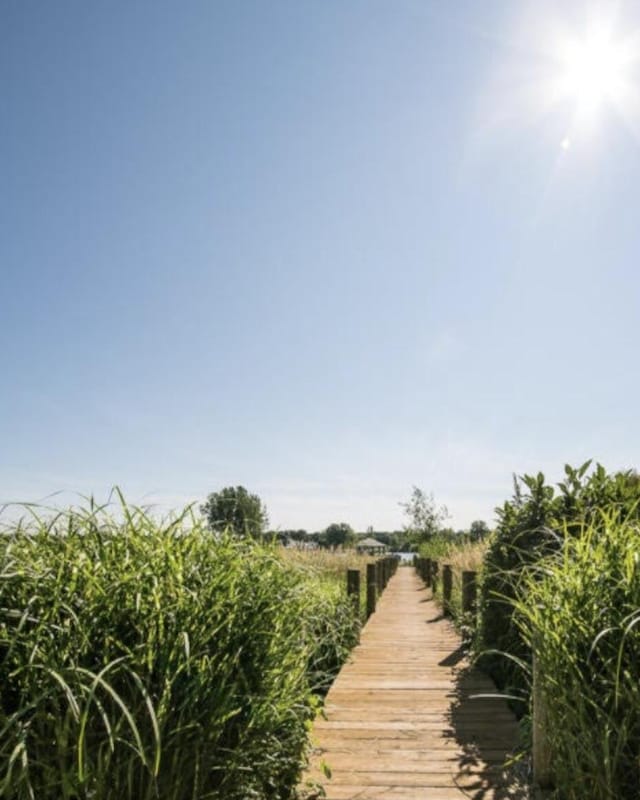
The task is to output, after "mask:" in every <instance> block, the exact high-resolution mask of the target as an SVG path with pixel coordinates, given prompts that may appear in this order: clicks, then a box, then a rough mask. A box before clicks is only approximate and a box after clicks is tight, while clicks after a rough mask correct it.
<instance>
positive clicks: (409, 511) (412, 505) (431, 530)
mask: <svg viewBox="0 0 640 800" xmlns="http://www.w3.org/2000/svg"><path fill="white" fill-rule="evenodd" d="M400 506H401V507H402V508H403V509H404V513H405V514H406V515H407V516H408V517H409V524H408V525H407V526H406V528H405V530H406V531H407V533H408V534H409V535H410V537H411V538H412V539H413V540H414V541H416V542H418V543H420V542H426V541H428V540H429V539H431V538H432V537H433V536H435V535H436V534H437V533H438V532H439V531H440V529H441V527H442V523H443V522H444V521H445V519H448V517H449V512H448V510H447V507H446V506H440V507H438V506H437V505H436V501H435V499H434V497H433V494H429V495H428V494H427V493H426V492H424V491H423V490H422V489H419V488H418V487H417V486H414V487H413V492H412V493H411V497H410V499H409V501H408V502H406V503H400Z"/></svg>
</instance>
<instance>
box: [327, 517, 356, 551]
mask: <svg viewBox="0 0 640 800" xmlns="http://www.w3.org/2000/svg"><path fill="white" fill-rule="evenodd" d="M322 540H323V544H324V545H325V547H349V546H350V545H353V543H354V542H355V540H356V534H355V531H354V530H353V528H352V527H351V525H348V524H347V523H346V522H334V523H332V524H331V525H329V527H328V528H326V530H325V531H324V533H323V535H322Z"/></svg>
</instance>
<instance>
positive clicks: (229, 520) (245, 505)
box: [200, 486, 269, 539]
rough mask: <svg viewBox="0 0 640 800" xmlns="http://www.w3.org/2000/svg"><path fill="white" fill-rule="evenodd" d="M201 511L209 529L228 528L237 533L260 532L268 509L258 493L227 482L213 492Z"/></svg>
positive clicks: (250, 533) (251, 534) (219, 530)
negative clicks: (251, 492) (229, 484)
mask: <svg viewBox="0 0 640 800" xmlns="http://www.w3.org/2000/svg"><path fill="white" fill-rule="evenodd" d="M200 511H201V513H202V514H203V516H204V517H205V519H206V520H207V524H208V525H209V528H210V529H211V530H212V531H217V532H220V533H221V532H223V531H228V530H231V531H233V532H234V533H235V534H236V535H237V536H251V537H253V538H254V539H256V538H258V537H259V536H261V535H262V534H263V533H264V531H265V530H266V528H267V525H268V524H269V520H268V517H267V509H266V508H265V506H264V505H263V503H262V501H261V500H260V498H259V497H258V495H257V494H249V492H248V491H247V490H246V489H245V488H244V486H227V487H225V488H224V489H221V490H220V491H219V492H212V493H211V494H210V495H209V497H208V498H207V500H206V502H205V503H203V505H202V506H201V507H200Z"/></svg>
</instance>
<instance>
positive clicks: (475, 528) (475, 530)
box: [469, 519, 489, 542]
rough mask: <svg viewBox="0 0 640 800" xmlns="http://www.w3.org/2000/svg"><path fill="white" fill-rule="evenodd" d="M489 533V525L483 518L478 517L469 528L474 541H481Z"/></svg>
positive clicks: (470, 536)
mask: <svg viewBox="0 0 640 800" xmlns="http://www.w3.org/2000/svg"><path fill="white" fill-rule="evenodd" d="M488 535H489V526H488V525H487V523H486V522H485V521H484V520H482V519H476V520H474V521H473V522H472V523H471V527H470V528H469V538H470V539H471V540H472V541H474V542H480V541H482V540H483V539H484V538H485V537H487V536H488Z"/></svg>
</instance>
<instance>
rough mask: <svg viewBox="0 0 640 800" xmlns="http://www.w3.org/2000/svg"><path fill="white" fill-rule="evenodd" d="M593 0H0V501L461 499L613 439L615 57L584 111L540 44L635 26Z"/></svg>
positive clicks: (626, 328) (331, 512)
mask: <svg viewBox="0 0 640 800" xmlns="http://www.w3.org/2000/svg"><path fill="white" fill-rule="evenodd" d="M594 8H595V7H594V6H593V4H587V3H584V2H567V3H566V4H562V15H563V16H559V14H560V11H559V9H558V4H551V3H549V4H545V3H541V2H538V3H532V4H527V3H526V2H523V3H520V4H514V3H511V2H508V1H507V0H504V2H498V1H497V0H491V1H488V2H483V3H482V4H480V3H475V2H471V1H470V0H469V2H462V0H461V2H458V3H455V4H453V3H441V2H427V0H424V1H423V0H421V1H420V2H418V0H393V2H391V0H386V2H381V1H380V0H366V2H364V1H362V2H358V1H357V0H354V1H353V2H342V0H340V2H338V0H331V1H328V2H310V1H309V0H305V1H304V2H273V3H263V2H208V1H207V2H198V1H197V0H191V1H190V2H188V3H174V2H172V3H169V2H139V3H135V4H134V3H125V2H120V3H108V4H98V3H82V2H63V3H57V4H52V3H23V2H17V0H8V1H7V2H4V3H3V4H2V5H1V6H0V96H1V97H2V111H3V113H2V117H1V118H0V176H1V178H2V187H3V191H2V192H1V193H0V281H1V284H0V286H1V290H2V305H1V309H2V313H1V316H0V345H1V350H0V352H1V353H2V369H1V371H0V384H1V385H0V390H1V391H0V441H1V442H2V445H1V452H2V457H1V458H0V501H16V500H39V499H42V498H44V497H46V496H47V495H49V494H51V493H53V492H61V493H62V494H60V495H58V496H57V502H66V501H67V500H70V499H73V498H74V497H75V496H76V495H75V493H81V494H89V493H94V494H95V495H96V496H98V497H100V498H104V497H106V496H107V494H108V491H109V489H110V487H111V486H113V485H115V484H117V485H119V486H121V487H122V488H123V490H124V492H125V493H126V495H127V496H128V497H129V498H130V499H131V500H133V501H135V502H152V503H157V504H158V506H159V508H161V509H166V508H173V507H178V506H180V505H182V504H183V503H185V502H189V501H191V500H200V499H203V498H204V497H205V496H206V494H207V493H208V492H209V491H213V490H216V489H219V488H221V487H223V486H226V485H230V484H234V485H235V484H238V483H241V484H244V485H245V486H247V488H249V489H250V490H251V491H254V492H257V493H259V494H260V495H261V497H262V498H263V499H264V501H265V502H266V504H267V507H268V510H269V514H270V518H271V522H272V524H273V525H274V526H279V527H306V528H308V529H310V530H314V529H319V528H322V527H324V526H326V525H327V524H329V523H330V522H332V521H336V520H345V521H348V522H350V523H351V524H353V525H354V526H355V527H357V528H359V529H364V528H365V527H366V526H368V525H373V526H374V527H377V528H379V529H386V528H394V527H398V526H400V525H401V524H402V521H403V520H402V512H401V509H400V508H399V506H398V502H399V501H401V500H405V499H407V498H408V496H409V494H410V492H411V487H412V485H418V486H420V487H422V488H424V489H425V490H427V491H432V492H433V493H434V494H435V497H436V499H437V500H438V501H439V502H442V503H446V504H447V505H448V507H449V509H450V512H451V514H452V520H451V523H452V524H454V525H456V526H463V525H466V524H468V523H469V522H470V521H471V520H473V519H476V518H484V519H487V520H491V519H492V517H493V508H494V506H495V505H496V504H499V503H501V502H502V500H504V499H506V498H507V497H508V496H509V494H510V491H511V474H512V473H513V472H518V473H522V472H524V471H532V470H536V471H537V470H538V469H542V470H543V471H545V472H546V473H548V474H549V476H550V477H551V478H552V479H555V478H558V477H559V476H560V472H561V469H562V465H563V464H564V463H565V462H570V463H572V464H577V463H580V462H581V461H583V460H585V459H586V458H589V457H593V458H596V459H598V460H600V461H602V462H603V463H604V464H605V465H606V466H608V467H609V468H611V469H614V468H621V467H631V466H637V464H638V453H640V426H638V424H637V398H638V395H639V392H640V379H639V377H638V369H637V365H636V363H637V330H638V328H637V320H638V308H639V304H640V272H639V270H638V254H639V253H640V248H639V244H640V224H639V217H638V208H639V206H640V197H639V189H638V186H640V125H639V124H638V120H639V119H640V116H639V114H638V103H637V102H636V100H637V98H636V96H635V88H634V87H635V86H636V85H640V76H639V72H638V64H637V62H636V61H635V60H634V59H630V63H629V64H628V65H627V64H625V67H624V69H625V73H624V76H623V77H624V78H625V80H626V81H627V82H628V84H629V87H628V88H629V91H628V92H627V93H626V94H625V95H624V97H623V98H622V100H620V98H619V97H618V96H617V95H616V98H615V99H616V102H615V103H614V102H613V100H612V99H611V98H610V97H607V100H606V102H604V101H603V102H602V103H601V104H598V108H597V110H596V111H594V112H593V114H592V115H591V117H590V119H589V120H588V121H585V120H584V119H583V118H582V117H581V115H580V114H579V113H578V112H577V110H576V108H577V106H576V104H577V102H578V100H577V99H576V97H575V96H572V94H571V92H572V91H573V89H571V90H570V91H566V92H565V93H564V95H562V93H560V95H562V96H558V94H559V93H558V92H557V91H555V89H554V84H553V80H554V75H555V73H556V72H559V71H561V69H564V67H563V66H562V65H560V66H559V65H558V63H557V60H554V58H553V57H551V56H550V52H551V49H550V48H551V46H552V44H553V42H555V38H554V37H556V34H557V39H558V41H560V42H562V41H564V40H563V37H565V40H567V41H568V38H567V37H576V39H577V40H578V41H581V40H582V39H581V37H582V38H584V36H585V35H586V33H585V31H587V30H588V26H589V25H590V24H591V21H592V20H593V17H594V14H600V15H601V16H602V15H605V16H606V15H608V18H609V19H613V16H612V15H613V11H616V13H617V16H616V18H615V20H613V22H612V23H611V24H612V33H611V37H612V38H611V41H612V42H613V43H614V45H616V43H617V42H622V41H626V40H629V37H630V35H631V34H633V32H634V31H637V30H639V29H640V7H638V5H637V4H631V3H627V4H626V5H625V4H620V3H616V5H615V7H614V6H612V5H611V4H609V5H607V4H603V3H600V4H599V7H598V8H597V9H595V11H594ZM616 46H617V45H616ZM591 80H593V75H592V76H591Z"/></svg>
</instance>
